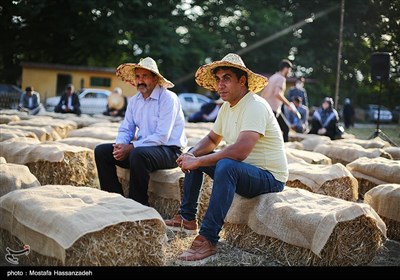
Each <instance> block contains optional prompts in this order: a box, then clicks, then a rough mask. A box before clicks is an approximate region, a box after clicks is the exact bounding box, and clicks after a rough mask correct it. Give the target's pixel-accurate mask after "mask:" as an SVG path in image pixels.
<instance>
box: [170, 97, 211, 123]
mask: <svg viewBox="0 0 400 280" xmlns="http://www.w3.org/2000/svg"><path fill="white" fill-rule="evenodd" d="M178 97H179V101H180V102H181V104H182V110H183V114H184V115H185V117H188V116H190V115H192V114H193V113H196V112H198V111H200V108H201V106H202V105H204V104H205V103H208V102H211V99H210V98H208V97H207V96H204V95H201V94H198V93H180V94H178Z"/></svg>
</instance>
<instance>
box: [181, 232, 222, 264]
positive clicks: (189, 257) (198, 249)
mask: <svg viewBox="0 0 400 280" xmlns="http://www.w3.org/2000/svg"><path fill="white" fill-rule="evenodd" d="M216 253H217V246H216V245H213V244H212V243H211V242H210V241H208V240H207V239H206V238H205V237H204V236H202V235H198V236H197V237H196V238H195V239H194V241H193V243H192V246H190V248H189V249H188V250H186V251H185V252H183V253H182V254H181V255H180V256H179V257H178V261H179V262H180V263H181V264H183V265H202V264H204V263H206V262H207V261H209V260H210V259H211V258H212V257H215V254H216Z"/></svg>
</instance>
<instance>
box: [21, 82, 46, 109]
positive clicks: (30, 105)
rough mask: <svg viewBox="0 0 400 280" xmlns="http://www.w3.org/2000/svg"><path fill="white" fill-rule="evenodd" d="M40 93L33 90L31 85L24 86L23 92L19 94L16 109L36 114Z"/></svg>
mask: <svg viewBox="0 0 400 280" xmlns="http://www.w3.org/2000/svg"><path fill="white" fill-rule="evenodd" d="M41 108H43V107H42V105H41V104H40V95H39V93H38V92H36V91H34V90H33V88H32V87H26V89H25V92H24V93H23V94H22V95H21V99H20V101H19V106H18V110H19V111H24V112H28V113H29V115H36V114H37V113H39V111H40V110H41Z"/></svg>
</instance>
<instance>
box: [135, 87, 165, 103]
mask: <svg viewBox="0 0 400 280" xmlns="http://www.w3.org/2000/svg"><path fill="white" fill-rule="evenodd" d="M162 91H163V87H161V86H160V85H156V86H155V87H154V89H153V91H152V92H151V94H150V98H151V99H155V100H158V99H159V98H160V94H161V92H162ZM137 98H141V99H144V98H143V95H142V94H141V93H140V92H138V95H137Z"/></svg>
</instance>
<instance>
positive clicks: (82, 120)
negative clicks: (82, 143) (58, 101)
mask: <svg viewBox="0 0 400 280" xmlns="http://www.w3.org/2000/svg"><path fill="white" fill-rule="evenodd" d="M38 116H45V117H51V118H54V119H62V120H70V121H73V122H75V123H76V124H77V125H78V128H82V127H87V126H90V125H92V124H95V123H98V122H99V121H98V119H96V118H93V117H91V116H90V115H86V114H81V115H80V116H77V115H76V114H60V113H55V112H46V111H45V112H39V114H38Z"/></svg>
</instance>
